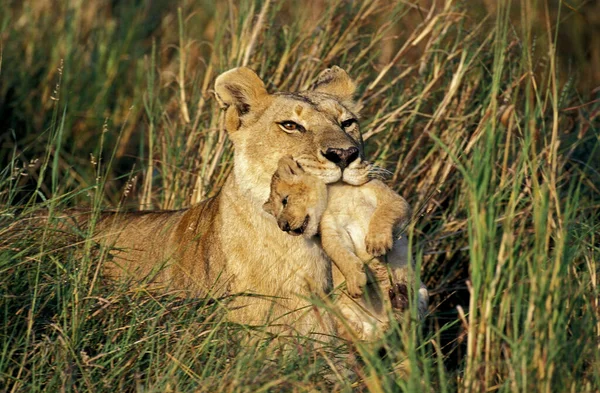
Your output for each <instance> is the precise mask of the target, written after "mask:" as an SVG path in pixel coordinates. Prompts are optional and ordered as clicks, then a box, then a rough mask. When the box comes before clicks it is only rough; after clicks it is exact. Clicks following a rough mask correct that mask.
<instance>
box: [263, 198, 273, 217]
mask: <svg viewBox="0 0 600 393" xmlns="http://www.w3.org/2000/svg"><path fill="white" fill-rule="evenodd" d="M263 210H264V211H266V212H267V213H269V214H270V215H272V216H275V206H274V205H273V202H272V201H271V198H269V200H267V201H266V202H265V203H264V204H263Z"/></svg>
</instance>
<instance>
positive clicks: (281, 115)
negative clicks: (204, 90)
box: [215, 67, 363, 203]
mask: <svg viewBox="0 0 600 393" xmlns="http://www.w3.org/2000/svg"><path fill="white" fill-rule="evenodd" d="M355 90H356V85H355V84H354V82H353V81H352V79H350V77H349V76H348V74H347V73H346V72H345V71H344V70H342V69H341V68H339V67H332V68H331V69H327V70H325V71H323V72H322V73H321V74H320V75H319V77H318V78H317V81H316V82H315V84H314V85H313V86H312V87H311V88H310V89H309V90H306V91H300V92H293V93H292V92H278V93H273V94H270V93H269V92H267V90H266V88H265V85H264V83H263V81H262V80H261V79H260V78H259V77H258V75H256V73H254V71H252V70H250V69H249V68H245V67H240V68H235V69H232V70H230V71H227V72H225V73H223V74H221V75H220V76H219V77H218V78H217V80H216V82H215V93H216V98H217V100H218V102H219V104H220V105H221V107H222V108H223V109H224V111H225V114H224V118H225V120H224V124H225V128H226V130H227V132H228V135H229V138H230V139H231V141H232V142H233V145H234V147H235V152H234V180H235V182H236V184H237V186H238V187H239V188H240V190H241V191H242V192H243V193H244V194H245V195H249V196H251V197H252V198H253V199H254V200H255V201H257V203H262V201H264V200H265V199H267V197H268V195H269V191H270V187H269V186H270V182H271V176H272V174H273V173H274V172H275V170H276V169H277V166H278V162H279V160H280V159H281V158H282V157H284V156H288V155H291V156H292V157H293V158H294V160H296V161H297V162H298V163H299V164H300V165H301V166H302V168H303V169H304V170H305V171H306V172H308V173H310V174H312V175H314V176H317V177H319V178H320V179H321V180H322V181H324V182H325V183H333V182H337V181H338V180H340V179H344V181H346V178H343V174H344V172H345V171H346V170H347V169H348V168H349V167H350V166H351V165H353V164H357V163H360V162H361V161H362V158H363V142H362V137H361V134H360V130H359V124H358V115H357V110H358V107H357V105H356V103H355V102H354V101H353V98H352V97H353V95H354V92H355ZM351 178H352V176H350V177H349V179H351ZM349 181H351V180H349Z"/></svg>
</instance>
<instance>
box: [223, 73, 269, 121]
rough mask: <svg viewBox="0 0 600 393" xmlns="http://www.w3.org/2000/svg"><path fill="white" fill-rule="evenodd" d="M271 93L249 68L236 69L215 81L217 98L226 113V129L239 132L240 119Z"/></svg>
mask: <svg viewBox="0 0 600 393" xmlns="http://www.w3.org/2000/svg"><path fill="white" fill-rule="evenodd" d="M268 95H269V93H268V92H267V89H265V84H264V83H263V81H262V80H260V78H259V77H258V75H256V73H255V72H254V71H252V70H251V69H250V68H247V67H239V68H234V69H232V70H229V71H226V72H224V73H222V74H221V75H219V76H218V77H217V79H216V80H215V97H216V99H217V102H218V103H219V105H220V106H221V108H223V109H226V112H225V122H226V123H225V126H226V127H225V128H226V129H227V130H228V131H234V130H237V129H238V128H239V126H240V120H239V118H240V117H241V116H244V115H245V114H246V113H248V112H249V111H250V110H251V109H252V107H253V106H255V105H257V104H259V103H260V101H261V100H262V99H264V98H265V97H267V96H268Z"/></svg>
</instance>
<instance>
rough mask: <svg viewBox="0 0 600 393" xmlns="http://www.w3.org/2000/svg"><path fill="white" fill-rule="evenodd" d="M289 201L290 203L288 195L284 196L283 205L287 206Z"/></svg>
mask: <svg viewBox="0 0 600 393" xmlns="http://www.w3.org/2000/svg"><path fill="white" fill-rule="evenodd" d="M287 203H288V197H287V196H286V197H285V198H283V199H282V200H281V204H282V205H283V207H286V206H287Z"/></svg>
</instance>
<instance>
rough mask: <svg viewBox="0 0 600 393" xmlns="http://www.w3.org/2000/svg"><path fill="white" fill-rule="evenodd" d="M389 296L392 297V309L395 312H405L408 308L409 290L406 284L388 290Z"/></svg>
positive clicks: (396, 285)
mask: <svg viewBox="0 0 600 393" xmlns="http://www.w3.org/2000/svg"><path fill="white" fill-rule="evenodd" d="M388 296H389V297H390V303H391V304H392V308H394V309H395V310H398V311H404V310H406V309H407V308H408V288H407V287H406V284H394V286H393V287H392V288H390V289H389V290H388Z"/></svg>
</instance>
